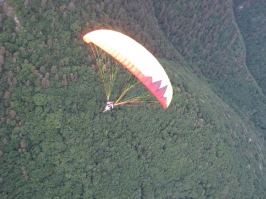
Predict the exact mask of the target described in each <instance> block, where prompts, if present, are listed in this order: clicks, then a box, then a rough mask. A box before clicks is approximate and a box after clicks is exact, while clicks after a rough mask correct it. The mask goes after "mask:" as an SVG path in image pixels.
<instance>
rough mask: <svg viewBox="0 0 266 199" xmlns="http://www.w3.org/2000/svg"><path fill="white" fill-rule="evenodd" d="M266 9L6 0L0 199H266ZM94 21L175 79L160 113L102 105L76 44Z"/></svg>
mask: <svg viewBox="0 0 266 199" xmlns="http://www.w3.org/2000/svg"><path fill="white" fill-rule="evenodd" d="M265 7H266V5H265V3H263V1H259V0H257V1H255V3H254V4H251V1H244V0H242V1H241V0H235V1H234V2H232V1H229V0H224V1H222V3H221V2H220V1H218V0H213V1H207V0H203V1H197V2H195V1H192V0H178V1H176V0H168V1H163V0H160V1H158V0H154V1H153V0H145V1H141V0H134V1H131V0H102V1H96V0H84V1H79V0H72V1H70V0H60V1H52V0H36V1H33V0H25V1H19V2H18V1H17V0H8V1H5V2H4V3H2V6H1V7H0V14H1V16H0V20H1V23H0V24H1V27H0V29H1V31H0V84H1V87H0V103H1V106H0V165H1V166H0V168H1V169H0V197H1V198H93V199H101V198H112V199H113V198H132V199H144V198H145V199H146V198H195V199H196V198H202V199H203V198H241V199H242V198H247V199H248V198H258V199H260V198H264V196H265V195H266V187H265V184H266V173H265V166H266V160H265V154H266V150H265V137H266V136H265V135H266V134H265V133H266V132H265V130H266V111H265V105H266V103H265V102H266V98H265V92H266V91H265V84H266V82H265V78H264V76H265V73H264V72H263V71H265V70H266V67H265V52H264V48H265V33H264V32H263V30H264V29H263V27H265V26H263V24H265V16H264V15H265V14H264V12H263V11H264V10H265V9H263V8H265ZM244 12H245V13H248V15H247V16H246V15H245V13H244ZM247 21H248V22H249V23H250V24H252V28H249V26H248V25H247V23H246V22H247ZM101 28H106V29H113V30H117V31H120V32H123V33H125V34H127V35H129V36H130V37H132V38H134V39H135V40H136V41H138V42H140V43H141V44H143V45H144V46H145V47H146V48H147V49H148V50H150V51H151V52H152V53H153V54H154V55H155V56H156V57H157V58H158V60H159V61H160V63H161V64H162V65H163V67H164V68H165V70H166V72H167V74H168V75H169V78H170V80H171V82H172V85H173V89H174V97H173V101H172V103H171V105H170V107H169V108H168V109H167V110H163V109H162V108H159V107H152V106H145V107H137V106H132V107H119V108H115V109H114V110H113V111H111V112H108V113H105V114H102V113H101V111H102V109H103V107H104V106H105V103H106V101H105V96H104V91H103V89H102V85H101V83H100V80H99V78H98V74H97V71H96V70H95V67H94V65H93V61H92V57H91V56H90V55H89V51H88V49H87V46H86V45H85V43H84V42H83V41H82V36H83V35H84V34H85V33H87V32H89V31H91V30H96V29H101ZM258 52H261V53H258ZM263 53H264V55H263Z"/></svg>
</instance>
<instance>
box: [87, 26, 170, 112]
mask: <svg viewBox="0 0 266 199" xmlns="http://www.w3.org/2000/svg"><path fill="white" fill-rule="evenodd" d="M83 40H84V41H85V42H86V43H93V44H94V45H96V46H98V47H99V48H100V49H102V50H103V51H105V52H106V53H108V54H109V55H110V56H112V57H113V58H114V59H115V60H117V61H118V62H119V63H121V65H122V66H123V67H125V68H126V69H127V70H128V71H129V72H130V73H131V74H132V75H134V76H135V77H136V78H137V79H138V80H139V81H140V82H141V84H143V85H144V86H145V87H146V88H147V89H148V90H149V91H150V92H151V93H152V94H153V95H154V97H155V98H156V99H157V100H158V101H159V102H160V104H161V105H162V107H163V108H165V109H166V108H167V107H168V106H169V104H170V102H171V100H172V95H173V89H172V85H171V83H170V80H169V78H168V76H167V74H166V72H165V70H164V69H163V67H162V66H161V64H160V63H159V62H158V60H157V59H156V58H155V57H154V56H153V55H152V54H151V53H150V52H149V51H148V50H147V49H146V48H145V47H143V46H142V45H141V44H139V43H138V42H136V41H135V40H133V39H132V38H130V37H128V36H126V35H124V34H122V33H120V32H116V31H113V30H95V31H92V32H89V33H87V34H86V35H85V36H84V37H83ZM116 105H118V102H115V104H114V106H116Z"/></svg>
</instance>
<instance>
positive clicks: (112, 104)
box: [103, 101, 114, 113]
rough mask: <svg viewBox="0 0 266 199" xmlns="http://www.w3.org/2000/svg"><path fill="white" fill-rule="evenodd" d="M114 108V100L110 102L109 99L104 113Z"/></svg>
mask: <svg viewBox="0 0 266 199" xmlns="http://www.w3.org/2000/svg"><path fill="white" fill-rule="evenodd" d="M113 108H114V102H109V101H107V103H106V107H105V109H104V111H103V113H104V112H106V111H110V110H112V109H113Z"/></svg>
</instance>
